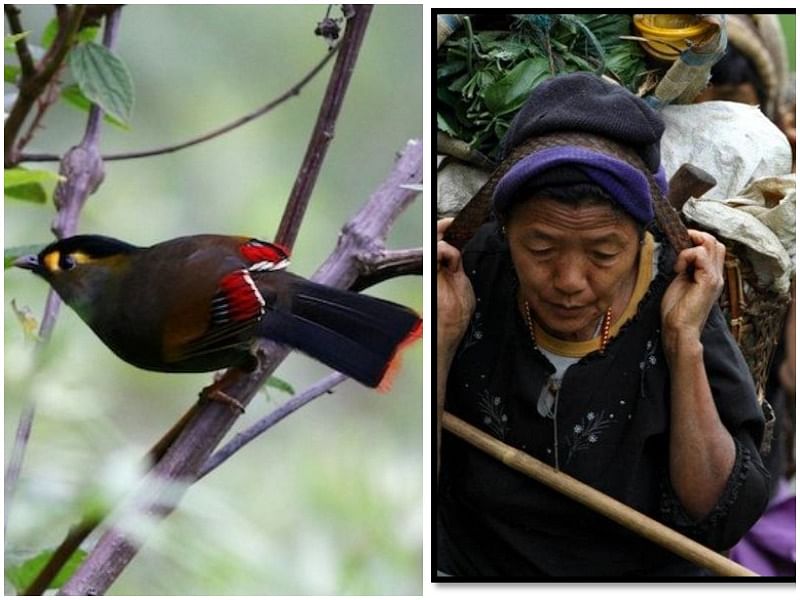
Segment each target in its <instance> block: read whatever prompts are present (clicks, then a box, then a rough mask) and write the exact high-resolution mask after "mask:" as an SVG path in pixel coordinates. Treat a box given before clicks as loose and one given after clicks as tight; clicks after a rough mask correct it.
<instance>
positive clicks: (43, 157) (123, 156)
mask: <svg viewBox="0 0 800 600" xmlns="http://www.w3.org/2000/svg"><path fill="white" fill-rule="evenodd" d="M338 49H339V47H338V46H334V47H333V48H331V49H330V51H329V52H327V53H326V54H325V56H324V57H323V58H322V60H320V61H319V62H318V63H317V64H316V65H315V66H314V67H313V68H312V69H311V70H310V71H309V72H308V73H306V75H305V76H304V77H303V78H302V79H300V81H298V82H297V83H295V84H294V85H293V86H292V87H290V88H289V89H288V90H286V91H285V92H284V93H282V94H281V95H280V96H278V97H277V98H275V99H273V100H270V101H269V102H267V103H266V104H265V105H264V106H261V107H259V108H257V109H256V110H254V111H253V112H251V113H248V114H246V115H244V116H243V117H239V118H238V119H236V120H235V121H231V122H230V123H228V124H226V125H223V126H222V127H218V128H216V129H213V130H211V131H209V132H207V133H204V134H202V135H199V136H196V137H193V138H191V139H189V140H186V141H185V142H180V143H177V144H171V145H169V146H162V147H159V148H153V149H150V150H138V151H135V152H120V153H116V154H105V155H103V157H102V158H103V160H104V161H106V162H108V161H111V160H129V159H134V158H146V157H149V156H159V155H161V154H169V153H171V152H177V151H178V150H183V149H184V148H189V147H191V146H196V145H197V144H201V143H203V142H207V141H209V140H212V139H214V138H216V137H219V136H221V135H223V134H225V133H228V132H229V131H233V130H234V129H237V128H238V127H241V126H242V125H245V124H247V123H249V122H250V121H253V120H255V119H257V118H259V117H261V116H263V115H265V114H267V113H268V112H270V111H271V110H272V109H274V108H276V107H277V106H279V105H281V104H283V103H284V102H286V101H287V100H288V99H289V98H292V97H294V96H298V95H299V94H300V92H301V91H302V90H303V88H304V87H305V86H306V85H307V84H308V83H309V82H310V81H311V80H312V79H314V77H315V76H316V75H317V74H318V73H319V72H320V71H321V70H322V69H323V68H324V67H325V65H327V64H328V63H329V62H330V60H331V59H332V58H333V56H334V55H335V54H336V51H337V50H338ZM20 160H21V161H24V162H48V161H53V160H60V158H59V156H58V155H57V154H42V153H27V152H26V153H23V154H21V155H20Z"/></svg>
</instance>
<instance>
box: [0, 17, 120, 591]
mask: <svg viewBox="0 0 800 600" xmlns="http://www.w3.org/2000/svg"><path fill="white" fill-rule="evenodd" d="M120 12H121V10H115V11H112V12H110V13H109V14H108V16H107V17H106V29H105V32H104V36H103V43H104V44H105V45H106V46H107V47H109V48H111V47H113V45H114V42H115V40H116V33H117V30H118V24H119V18H120ZM82 14H83V10H81V11H73V12H72V13H71V14H70V15H66V16H64V8H63V7H61V8H60V9H59V15H61V18H66V19H70V23H71V19H74V18H76V17H77V18H78V20H80V17H81V15H82ZM62 24H63V23H62ZM76 27H77V25H76ZM65 35H66V34H65ZM55 43H56V42H54V45H55ZM67 45H68V44H67ZM60 60H61V61H63V57H62V58H61V59H60ZM101 119H102V111H101V110H100V108H98V107H97V106H92V108H91V110H90V113H89V118H88V120H87V125H86V130H85V133H84V137H83V140H82V141H81V143H80V144H78V145H77V146H75V147H74V148H72V149H71V150H70V151H69V152H68V153H67V155H66V156H65V157H64V161H63V162H62V164H61V168H60V173H61V174H62V175H64V176H65V177H66V178H67V179H66V181H61V182H59V184H58V185H57V186H56V191H55V202H56V207H57V214H56V218H55V221H54V223H53V232H54V233H55V234H56V237H58V238H63V237H68V236H70V235H73V234H74V233H75V232H76V231H77V227H78V218H79V216H80V211H81V208H82V207H83V205H84V203H85V202H86V199H87V198H88V196H89V195H90V194H91V193H92V192H94V191H95V189H97V186H98V185H99V184H100V182H101V181H102V179H103V163H102V160H100V159H99V155H100V153H99V151H98V149H97V144H98V143H99V137H100V129H99V127H100V121H101ZM59 306H60V300H59V298H58V296H57V295H56V293H55V292H54V291H53V290H50V292H49V293H48V296H47V303H46V305H45V311H44V316H43V318H42V323H41V325H40V327H39V342H38V345H37V354H38V353H40V352H41V349H42V348H43V347H44V345H45V344H47V342H48V341H49V339H50V335H51V333H52V330H53V327H54V326H55V322H56V319H57V317H58V311H59ZM35 414H36V406H35V404H34V403H33V402H32V401H31V402H30V403H29V404H28V406H27V407H26V408H25V410H24V411H23V414H22V416H21V418H20V422H19V424H18V426H17V435H16V437H15V442H14V448H13V449H12V453H11V456H12V458H11V460H10V461H9V465H8V467H7V468H6V478H5V491H6V496H5V522H6V523H7V522H8V516H9V513H10V507H11V498H12V496H13V493H14V491H15V488H16V482H17V478H18V477H19V473H20V471H21V469H22V463H23V460H24V457H25V449H26V447H27V443H28V439H29V437H30V430H31V428H32V426H33V419H34V417H35ZM66 558H68V556H67V557H66ZM66 558H65V560H66ZM55 573H58V569H56V571H55ZM48 582H49V581H48ZM45 583H47V582H45Z"/></svg>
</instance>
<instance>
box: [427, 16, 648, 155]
mask: <svg viewBox="0 0 800 600" xmlns="http://www.w3.org/2000/svg"><path fill="white" fill-rule="evenodd" d="M631 21H632V17H631V16H630V15H622V14H611V15H597V14H588V15H586V14H574V15H561V14H547V15H530V14H525V15H506V16H505V17H503V18H502V19H500V20H497V19H496V18H495V19H492V20H488V21H484V22H483V23H482V22H481V21H480V17H476V19H471V18H470V17H466V18H465V20H464V27H463V28H462V29H461V30H460V31H458V32H456V33H455V34H454V35H453V36H451V37H450V39H448V40H447V41H446V42H445V43H444V44H442V46H441V47H440V49H439V52H438V57H437V71H436V87H437V100H438V101H437V115H436V117H437V126H438V129H439V130H440V131H442V132H444V133H446V134H448V135H450V136H453V137H455V138H458V139H460V140H463V141H465V142H467V143H468V144H469V145H470V147H471V148H472V149H473V150H477V151H479V152H481V153H483V154H485V155H487V156H489V157H490V158H496V152H497V147H498V144H499V141H500V140H501V139H502V137H503V135H504V134H505V132H506V131H507V129H508V126H509V124H510V122H511V120H512V119H513V118H514V115H515V114H516V112H517V111H518V110H519V109H520V107H521V106H522V104H523V103H524V102H525V98H527V96H528V94H529V93H530V91H531V90H532V89H533V88H535V87H536V86H537V85H539V84H540V83H541V82H542V81H545V80H546V79H549V78H551V77H554V76H555V75H560V74H563V73H573V72H575V71H591V72H594V73H598V74H605V75H608V76H610V77H612V78H613V79H615V80H617V81H618V82H620V83H621V84H622V85H624V86H625V87H627V88H628V89H630V90H631V91H634V92H635V91H636V90H637V89H638V87H639V85H640V83H641V82H642V80H643V77H644V75H645V74H646V72H647V66H646V65H645V60H644V52H643V51H642V49H641V48H640V46H639V44H638V43H637V42H635V41H631V40H624V39H620V36H629V35H631V31H632V29H631Z"/></svg>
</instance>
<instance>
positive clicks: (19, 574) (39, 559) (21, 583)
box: [6, 549, 86, 592]
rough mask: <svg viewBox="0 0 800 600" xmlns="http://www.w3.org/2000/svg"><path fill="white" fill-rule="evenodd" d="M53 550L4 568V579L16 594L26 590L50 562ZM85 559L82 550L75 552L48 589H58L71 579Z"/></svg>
mask: <svg viewBox="0 0 800 600" xmlns="http://www.w3.org/2000/svg"><path fill="white" fill-rule="evenodd" d="M54 552H55V549H50V550H43V551H42V552H40V553H39V554H37V555H36V556H34V557H33V558H29V559H28V560H25V561H23V562H21V563H18V564H16V565H11V566H7V567H6V579H8V581H9V582H10V583H11V585H13V586H14V588H15V589H16V590H17V592H20V591H22V590H24V589H25V588H27V587H28V586H29V585H30V584H31V583H33V580H34V579H36V576H37V575H38V574H39V572H40V571H41V570H42V569H43V568H44V566H45V565H46V564H47V561H48V560H50V557H51V556H52V555H53V553H54ZM85 558H86V552H85V551H84V550H80V549H78V550H76V551H75V553H74V554H73V555H72V556H71V557H70V558H69V560H68V561H67V562H66V564H65V565H64V566H63V567H61V570H60V571H59V572H58V575H56V577H55V578H54V579H53V580H52V581H51V582H50V585H49V586H48V589H54V588H60V587H61V586H62V585H64V584H65V583H66V582H67V580H68V579H69V578H70V577H72V575H73V574H74V573H75V571H76V570H77V569H78V567H79V566H80V565H81V563H82V562H83V560H84V559H85Z"/></svg>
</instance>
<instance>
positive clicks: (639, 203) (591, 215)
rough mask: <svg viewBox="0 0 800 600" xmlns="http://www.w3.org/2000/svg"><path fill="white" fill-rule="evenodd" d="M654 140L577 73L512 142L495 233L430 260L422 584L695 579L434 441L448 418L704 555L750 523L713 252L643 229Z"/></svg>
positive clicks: (654, 552)
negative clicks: (432, 422) (426, 575)
mask: <svg viewBox="0 0 800 600" xmlns="http://www.w3.org/2000/svg"><path fill="white" fill-rule="evenodd" d="M663 129H664V126H663V122H662V121H661V119H660V117H659V116H658V114H657V113H656V112H654V111H653V110H652V109H651V108H650V107H649V106H648V105H647V104H646V103H645V102H644V101H642V100H641V99H639V98H637V97H636V96H634V95H633V94H631V93H629V92H628V91H627V90H625V89H624V88H622V87H620V86H617V85H614V84H612V83H608V82H606V81H604V80H603V79H601V78H599V77H597V76H595V75H591V74H588V73H576V74H571V75H562V76H557V77H555V78H553V79H551V80H549V81H546V82H544V83H542V84H540V85H539V86H538V87H537V88H536V89H535V90H534V91H533V92H532V93H531V94H530V96H529V97H528V99H527V101H526V103H525V104H524V106H523V107H522V109H521V110H520V111H519V113H518V114H517V116H516V117H515V118H514V120H513V121H512V123H511V126H510V128H509V131H508V132H507V134H506V136H505V138H504V141H503V146H502V147H503V156H504V158H503V161H502V163H501V164H500V166H499V167H498V177H499V180H498V181H497V183H496V185H495V188H494V194H493V199H492V202H493V210H494V215H495V216H494V218H492V219H491V220H490V221H489V222H487V223H485V224H484V225H482V226H481V227H480V228H479V229H478V231H477V232H476V233H475V235H474V236H473V238H472V240H471V241H470V242H469V243H468V244H467V245H466V246H465V248H464V249H463V252H459V251H458V250H456V249H455V248H454V247H453V246H450V245H449V244H448V243H447V242H445V241H444V240H443V236H444V233H445V232H446V230H447V228H448V227H449V226H450V223H451V221H450V220H442V221H440V222H439V223H438V228H437V229H438V236H439V237H438V245H437V259H438V268H437V414H438V418H439V423H438V425H439V439H438V440H437V464H438V465H439V466H438V467H437V470H438V477H439V479H438V489H437V525H436V550H437V554H436V567H437V571H438V572H439V573H440V574H445V575H451V576H462V577H476V576H477V577H495V578H496V577H501V578H519V577H524V578H541V577H573V576H583V577H586V576H590V577H592V576H594V577H617V578H618V577H631V578H639V577H662V576H668V577H673V576H699V575H706V574H708V573H707V572H706V571H704V570H703V569H701V568H699V567H695V566H694V565H692V564H691V563H689V562H688V561H686V560H684V559H682V558H680V557H678V556H676V555H674V554H672V553H670V552H668V551H666V550H663V549H662V548H660V547H659V546H657V545H655V544H653V543H652V542H649V541H647V540H645V539H643V538H640V537H638V536H637V535H636V534H634V533H632V532H630V531H628V530H626V529H624V528H623V527H621V526H619V525H617V524H615V523H614V522H612V521H610V520H608V519H606V518H604V517H602V516H599V515H597V514H596V513H593V512H592V511H591V510H589V509H588V508H585V507H583V506H582V505H580V504H578V503H576V502H574V501H572V500H569V499H567V498H565V497H563V496H561V495H559V494H558V493H557V492H555V491H553V490H551V489H549V488H547V487H545V486H544V485H542V484H540V483H538V482H537V481H535V480H533V479H530V478H528V477H526V476H524V475H522V474H520V473H518V472H516V471H514V470H512V469H511V468H509V467H507V466H505V465H503V464H502V463H500V462H498V461H496V460H494V459H492V458H490V457H489V456H487V455H485V454H483V453H482V452H481V451H480V450H478V449H476V448H474V447H472V446H471V445H469V444H467V443H465V442H463V441H461V440H460V439H458V438H456V437H455V436H452V435H449V434H447V433H446V432H442V431H441V415H442V412H443V410H445V409H446V410H448V411H450V412H452V413H453V414H454V415H456V416H458V417H460V418H461V419H464V420H465V421H467V422H468V423H470V424H472V425H474V426H476V427H478V428H480V429H482V430H483V431H484V432H486V433H487V434H489V435H491V436H494V437H496V438H498V439H500V440H502V441H504V442H505V443H506V444H510V445H511V446H514V447H516V448H518V449H520V450H522V451H524V452H526V453H528V454H530V455H532V456H534V457H535V458H537V459H539V460H541V461H544V462H545V463H547V464H549V465H551V466H553V467H555V468H556V469H558V470H561V471H563V472H565V473H567V474H569V475H571V476H573V477H575V478H577V479H579V480H581V481H583V482H585V483H587V484H589V485H591V486H593V487H595V488H597V489H598V490H600V491H602V492H604V493H606V494H608V495H610V496H612V497H614V498H616V499H618V500H620V501H622V502H624V503H625V504H627V505H629V506H631V507H633V508H634V509H636V510H638V511H640V512H642V513H644V514H646V515H649V516H651V517H653V518H655V519H658V520H660V521H661V522H663V523H665V524H666V525H668V526H669V527H672V528H673V529H675V530H677V531H679V532H681V533H684V534H686V535H688V536H690V537H692V538H694V539H696V540H697V541H699V542H701V543H703V544H705V545H707V546H709V547H711V548H713V549H716V550H723V549H726V548H730V547H731V546H733V545H734V544H735V543H736V541H737V540H738V539H739V538H740V537H741V536H742V535H743V534H744V532H746V531H747V530H748V528H749V527H750V526H751V525H752V524H753V523H754V522H755V521H756V520H757V519H758V517H759V516H760V515H761V513H762V512H763V510H764V507H765V505H766V502H767V497H768V488H769V485H768V474H767V472H766V471H765V469H764V466H763V464H762V462H761V459H760V457H759V454H758V450H757V448H758V447H759V444H760V441H761V437H762V435H763V428H764V419H763V415H762V413H761V411H760V409H759V406H758V405H757V401H756V396H755V390H754V385H753V382H752V378H751V376H750V374H749V371H748V369H747V366H746V364H745V361H744V358H743V357H742V355H741V352H740V351H739V349H738V347H737V346H736V344H735V342H734V341H733V339H732V337H731V336H730V333H729V331H728V329H727V326H726V324H725V321H724V318H723V316H722V314H721V311H720V310H719V307H718V306H717V304H716V300H717V297H718V295H719V293H720V291H721V289H722V281H723V279H722V270H723V262H724V256H725V248H724V246H723V245H722V244H720V243H719V242H717V241H716V240H715V239H714V238H713V236H711V235H710V234H708V233H704V232H701V231H693V230H690V231H689V235H690V237H691V240H692V243H693V244H694V247H692V248H689V249H686V250H683V251H682V252H680V254H678V255H677V256H676V255H675V252H674V251H673V250H672V248H671V247H670V245H669V243H668V242H667V240H666V239H665V237H664V235H663V233H662V232H661V231H660V229H659V227H658V226H657V225H655V224H654V222H653V219H654V212H653V206H654V205H653V202H654V198H655V197H657V196H658V195H659V194H663V191H664V189H665V187H666V184H665V177H664V172H663V169H662V168H661V167H660V154H659V140H660V137H661V134H662V132H663Z"/></svg>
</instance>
